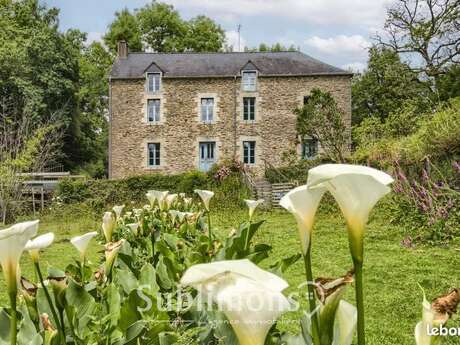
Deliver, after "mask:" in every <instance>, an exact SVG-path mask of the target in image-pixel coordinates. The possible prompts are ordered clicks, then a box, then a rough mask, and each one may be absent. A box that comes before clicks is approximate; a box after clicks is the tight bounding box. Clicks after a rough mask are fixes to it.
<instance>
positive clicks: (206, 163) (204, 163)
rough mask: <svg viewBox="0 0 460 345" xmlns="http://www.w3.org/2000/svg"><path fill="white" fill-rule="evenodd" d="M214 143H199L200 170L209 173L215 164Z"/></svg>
mask: <svg viewBox="0 0 460 345" xmlns="http://www.w3.org/2000/svg"><path fill="white" fill-rule="evenodd" d="M215 150H216V143H215V142H214V141H204V142H201V143H200V170H201V171H205V172H206V171H209V169H211V167H212V166H213V165H214V164H215V163H216V158H215V157H216V154H215Z"/></svg>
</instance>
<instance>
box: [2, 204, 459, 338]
mask: <svg viewBox="0 0 460 345" xmlns="http://www.w3.org/2000/svg"><path fill="white" fill-rule="evenodd" d="M244 217H246V212H243V211H241V212H227V213H219V214H216V215H214V217H213V218H214V220H213V223H214V224H215V227H216V228H218V232H219V233H220V235H221V236H225V235H226V234H228V233H229V232H230V229H231V227H232V226H236V225H237V224H238V220H239V219H243V218H244ZM258 218H260V219H266V223H265V224H264V225H263V227H262V228H261V230H260V232H259V234H258V235H257V238H256V241H257V242H263V243H268V244H270V245H272V246H273V253H272V255H271V256H270V258H269V259H267V260H266V262H264V266H268V265H269V264H270V263H272V262H275V261H276V260H277V259H279V258H282V257H287V256H291V255H293V254H295V253H297V252H299V241H298V238H297V230H296V225H295V222H294V220H293V218H292V216H290V215H289V214H287V213H284V212H280V211H274V212H271V213H265V214H259V215H258ZM99 227H100V221H99V220H94V219H92V218H91V217H84V216H79V215H77V214H75V215H73V216H67V217H61V218H55V219H52V218H49V217H45V218H44V219H43V221H42V223H41V226H40V233H45V232H47V231H54V232H55V233H56V235H57V242H56V243H55V244H54V245H53V246H52V247H51V248H49V249H48V250H46V252H45V253H44V254H43V256H42V265H43V267H44V268H45V267H46V266H47V265H48V264H50V265H51V264H52V265H55V266H56V267H59V268H62V269H63V268H65V266H66V265H67V264H68V263H70V262H72V260H73V258H74V257H76V255H77V253H76V251H75V250H74V248H73V247H72V245H71V244H70V243H69V242H68V239H69V238H70V237H72V236H75V235H77V234H81V233H84V232H87V231H93V230H96V229H99ZM402 237H403V231H402V229H399V228H397V227H394V226H390V225H388V224H385V222H384V221H383V220H373V221H372V222H371V223H370V225H369V227H368V232H367V234H366V241H365V247H366V250H365V296H366V322H367V323H366V334H367V340H368V341H367V343H368V344H369V345H394V344H402V345H405V344H414V343H415V342H414V338H413V329H414V326H415V324H416V322H417V321H418V320H419V319H420V317H421V308H422V306H421V300H422V293H421V290H420V289H419V288H418V286H417V283H419V284H421V285H422V286H423V288H424V289H425V291H426V293H427V296H428V298H429V299H431V298H433V297H435V296H436V295H439V294H441V293H444V292H445V291H446V290H447V289H448V288H449V287H453V286H457V287H460V275H459V274H458V267H460V252H459V246H458V245H457V244H453V245H452V246H450V247H449V248H435V247H422V246H420V247H417V248H416V249H407V248H404V247H402V246H401V245H400V244H399V242H400V240H401V239H402ZM99 249H100V247H99V246H98V245H97V244H96V241H94V242H93V246H92V248H91V250H90V252H91V260H92V261H93V262H96V261H97V257H98V255H99V254H98V251H99ZM313 266H314V267H313V271H314V275H315V276H330V277H334V276H339V275H342V274H344V273H345V272H346V271H347V270H348V269H349V268H350V267H351V259H350V255H349V252H348V243H347V236H346V230H345V227H344V222H343V219H342V218H341V217H336V216H335V215H321V216H319V219H318V222H317V225H316V228H315V233H314V238H313ZM22 270H23V275H25V276H27V277H30V278H33V276H34V274H33V270H32V267H31V263H30V260H29V258H28V257H27V255H24V258H23V262H22ZM285 278H286V279H287V280H288V281H289V283H290V286H291V287H290V288H289V289H288V290H287V293H294V294H297V295H299V296H304V294H305V291H303V290H304V289H302V291H299V290H298V289H297V286H298V285H299V284H301V283H302V282H303V281H304V273H303V264H302V262H300V261H299V262H297V263H296V264H295V265H294V266H292V267H291V268H290V269H289V271H288V272H287V274H286V277H285ZM2 279H3V278H0V305H5V304H6V301H7V299H6V296H5V293H4V285H3V281H2ZM353 293H354V291H353V289H351V288H350V289H349V290H348V292H347V294H346V299H347V300H348V301H349V302H351V303H354V296H353ZM297 316H298V314H296V313H295V312H292V313H288V314H286V315H285V316H284V317H283V318H282V320H280V322H279V325H280V328H282V329H286V330H295V329H296V328H297V324H296V323H294V322H289V321H290V320H293V319H296V317H297ZM454 325H455V326H460V322H458V320H455V321H453V322H451V326H454ZM445 340H446V341H445V342H444V344H449V345H453V344H460V338H458V337H456V338H454V337H447V338H446V339H445Z"/></svg>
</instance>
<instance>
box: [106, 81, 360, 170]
mask: <svg viewBox="0 0 460 345" xmlns="http://www.w3.org/2000/svg"><path fill="white" fill-rule="evenodd" d="M315 87H319V88H321V89H322V90H326V91H330V92H331V93H332V95H333V96H334V98H335V99H336V100H337V102H338V104H339V106H340V107H341V108H342V109H343V110H344V111H345V116H346V119H345V121H346V123H347V124H348V125H350V124H351V87H350V76H347V75H343V76H311V77H307V76H302V77H301V76H299V77H283V76H277V77H264V76H259V77H258V79H257V91H255V92H247V91H242V88H241V78H217V77H216V78H163V79H162V82H161V88H160V91H159V92H158V93H157V94H153V95H148V94H147V93H146V91H145V90H146V89H145V80H144V79H115V80H112V81H111V119H110V150H109V160H110V177H111V178H123V177H127V176H130V175H139V174H144V173H149V172H162V173H179V172H185V171H189V170H194V169H198V168H199V143H200V142H202V141H213V142H215V143H216V144H215V145H216V152H215V156H216V159H217V161H223V160H227V159H234V158H236V159H237V160H239V161H242V160H243V144H242V143H243V141H245V140H251V141H255V142H256V152H255V156H256V160H255V164H254V165H253V166H251V168H252V169H253V170H254V172H255V173H256V174H261V173H262V172H263V170H264V160H266V161H267V162H268V163H270V164H272V165H274V166H280V165H282V156H283V154H284V153H286V152H288V151H292V150H293V149H296V141H297V136H296V130H295V123H296V117H295V115H294V113H293V110H294V109H295V108H296V107H299V106H301V105H302V104H303V98H304V96H307V95H308V94H309V92H310V90H311V89H313V88H315ZM248 96H249V97H256V116H255V120H254V121H244V120H243V101H242V100H243V97H248ZM208 97H209V98H214V121H213V122H212V123H202V122H201V119H200V99H201V98H208ZM149 98H154V99H159V100H160V102H161V113H160V122H159V123H149V122H148V121H147V109H146V104H147V99H149ZM148 143H160V162H161V163H160V165H159V166H155V167H149V166H148V150H147V144H148ZM297 150H298V148H297Z"/></svg>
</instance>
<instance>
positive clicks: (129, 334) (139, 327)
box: [124, 320, 147, 344]
mask: <svg viewBox="0 0 460 345" xmlns="http://www.w3.org/2000/svg"><path fill="white" fill-rule="evenodd" d="M146 324H147V322H146V321H145V320H139V321H137V322H135V323H133V324H132V325H131V326H129V328H128V330H127V331H126V337H125V341H124V344H127V343H129V342H131V341H133V340H134V339H136V338H138V337H139V336H141V335H142V332H144V331H145V329H146Z"/></svg>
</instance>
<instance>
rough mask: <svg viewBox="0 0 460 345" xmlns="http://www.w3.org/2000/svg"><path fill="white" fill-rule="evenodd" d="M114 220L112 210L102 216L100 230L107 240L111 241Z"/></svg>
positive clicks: (114, 224)
mask: <svg viewBox="0 0 460 345" xmlns="http://www.w3.org/2000/svg"><path fill="white" fill-rule="evenodd" d="M115 226H116V220H115V218H114V217H113V213H112V212H105V213H104V217H102V232H103V233H104V237H105V240H106V241H107V242H111V241H112V235H113V230H115Z"/></svg>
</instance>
